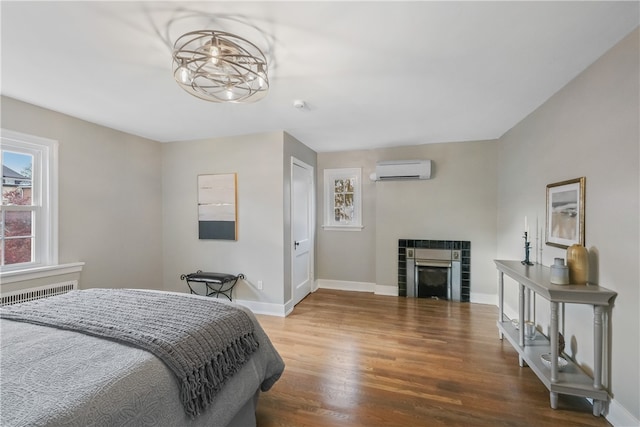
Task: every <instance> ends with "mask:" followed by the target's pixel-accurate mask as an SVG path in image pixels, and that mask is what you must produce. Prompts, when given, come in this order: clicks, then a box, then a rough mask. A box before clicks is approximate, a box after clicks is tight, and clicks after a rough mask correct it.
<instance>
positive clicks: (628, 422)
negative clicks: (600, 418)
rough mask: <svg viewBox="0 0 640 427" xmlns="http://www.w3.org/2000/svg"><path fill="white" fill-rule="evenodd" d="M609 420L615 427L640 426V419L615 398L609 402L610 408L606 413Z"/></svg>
mask: <svg viewBox="0 0 640 427" xmlns="http://www.w3.org/2000/svg"><path fill="white" fill-rule="evenodd" d="M605 418H606V419H607V421H609V422H610V423H611V425H613V426H614V427H634V426H640V420H639V419H637V418H636V417H634V416H633V415H632V414H631V413H630V412H629V411H627V410H626V409H625V408H624V407H623V406H622V405H621V404H619V403H618V402H617V401H616V400H615V399H612V400H611V402H609V409H608V411H607V414H606V415H605Z"/></svg>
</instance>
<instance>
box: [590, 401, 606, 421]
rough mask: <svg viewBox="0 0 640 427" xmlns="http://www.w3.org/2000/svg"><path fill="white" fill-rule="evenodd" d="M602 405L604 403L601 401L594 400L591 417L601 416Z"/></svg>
mask: <svg viewBox="0 0 640 427" xmlns="http://www.w3.org/2000/svg"><path fill="white" fill-rule="evenodd" d="M603 404H604V402H603V401H602V400H595V399H594V401H593V416H594V417H599V416H600V415H602V410H603Z"/></svg>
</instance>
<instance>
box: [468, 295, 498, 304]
mask: <svg viewBox="0 0 640 427" xmlns="http://www.w3.org/2000/svg"><path fill="white" fill-rule="evenodd" d="M469 300H470V302H473V303H476V304H487V305H495V306H497V305H498V296H497V295H496V294H479V293H474V292H471V295H470V297H469Z"/></svg>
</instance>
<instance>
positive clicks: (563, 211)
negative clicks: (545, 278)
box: [546, 177, 586, 248]
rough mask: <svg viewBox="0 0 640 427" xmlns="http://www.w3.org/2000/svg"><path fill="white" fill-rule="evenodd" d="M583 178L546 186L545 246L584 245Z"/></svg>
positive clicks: (566, 246)
mask: <svg viewBox="0 0 640 427" xmlns="http://www.w3.org/2000/svg"><path fill="white" fill-rule="evenodd" d="M585 180H586V178H585V177H581V178H576V179H570V180H568V181H562V182H556V183H554V184H549V185H547V215H546V216H547V221H546V240H547V242H546V243H547V245H550V246H557V247H559V248H568V247H569V246H571V245H573V244H576V243H577V244H580V245H584V194H585Z"/></svg>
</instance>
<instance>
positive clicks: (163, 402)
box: [0, 289, 284, 427]
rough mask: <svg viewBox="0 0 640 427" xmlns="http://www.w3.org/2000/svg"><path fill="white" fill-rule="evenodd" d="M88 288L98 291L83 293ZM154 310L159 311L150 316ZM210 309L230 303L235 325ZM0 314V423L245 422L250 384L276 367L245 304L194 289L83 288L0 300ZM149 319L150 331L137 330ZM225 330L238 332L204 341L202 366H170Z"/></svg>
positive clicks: (237, 425) (250, 407) (259, 383)
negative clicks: (2, 303)
mask: <svg viewBox="0 0 640 427" xmlns="http://www.w3.org/2000/svg"><path fill="white" fill-rule="evenodd" d="M96 295H97V296H99V301H97V302H96V301H92V302H90V303H87V302H85V301H91V300H92V299H93V300H95V299H96ZM78 301H80V302H78ZM140 301H142V302H140ZM85 304H87V305H86V306H85ZM110 304H114V305H115V306H117V308H113V307H111V305H110ZM122 304H124V305H123V306H122V307H120V306H121V305H122ZM127 304H129V305H127ZM131 304H133V305H131ZM140 304H142V305H140ZM144 304H147V305H144ZM87 307H89V308H87ZM92 307H93V308H92ZM96 307H97V308H96ZM132 307H133V308H132ZM154 307H157V309H156V308H154ZM184 307H186V312H185V309H184ZM94 308H95V310H94ZM122 310H124V311H122ZM155 311H157V312H160V316H164V315H165V313H168V314H166V316H167V317H165V318H164V319H162V318H160V319H156V318H154V317H153V316H155V314H154V312H155ZM124 312H126V313H128V314H127V315H126V316H123V315H122V313H124ZM214 312H215V313H218V312H220V313H231V314H232V315H233V316H234V317H233V319H232V320H233V321H234V322H236V323H237V325H239V326H237V325H236V323H233V324H232V323H229V322H231V320H229V318H227V317H225V318H222V317H220V316H223V315H222V314H220V315H218V314H216V315H215V316H214V315H212V314H211V313H214ZM95 313H98V314H97V315H96V314H95ZM203 314H204V315H203ZM231 314H224V316H231ZM0 316H1V318H0V334H1V335H0V336H1V339H0V345H1V347H0V381H1V384H0V425H2V426H6V427H8V426H83V427H85V426H124V425H129V426H171V427H175V426H185V427H187V426H194V427H197V426H209V427H217V426H220V427H248V426H255V424H256V421H255V409H256V405H257V401H258V396H259V394H260V393H261V392H264V391H267V390H269V389H270V388H271V387H272V386H273V384H274V383H275V382H276V381H277V380H278V378H279V377H280V375H281V374H282V372H283V370H284V363H283V361H282V359H281V357H280V356H279V354H278V353H277V351H276V349H275V348H274V346H273V345H272V343H271V341H270V340H269V338H268V337H267V335H266V333H265V332H264V330H263V329H262V328H261V327H260V325H259V323H258V321H257V320H256V318H255V316H254V315H253V313H251V311H250V310H248V309H246V308H244V307H242V306H240V305H237V304H234V303H232V302H228V301H222V300H217V299H211V298H206V297H203V296H198V295H189V294H180V293H169V292H160V291H143V290H124V289H118V290H115V289H114V290H106V289H90V290H83V291H72V292H69V293H67V294H64V295H59V296H55V297H51V298H45V299H42V300H37V301H32V302H28V303H23V304H16V305H14V306H6V307H2V308H1V309H0ZM210 317H214V318H215V319H216V322H217V323H216V324H211V322H210V320H209V318H210ZM192 318H198V319H200V318H204V319H205V321H204V323H202V321H201V320H198V319H196V320H190V319H192ZM69 319H71V320H69ZM238 319H239V320H238ZM120 321H122V322H123V323H124V324H125V327H121V326H120V325H119V323H118V322H120ZM114 322H115V323H114ZM198 322H200V323H198ZM174 323H175V325H174ZM76 324H80V326H77V325H76ZM185 324H187V325H189V330H188V332H187V333H186V336H187V341H181V342H180V343H178V344H175V343H171V345H169V344H168V343H169V341H168V338H167V337H166V336H165V335H172V334H173V335H180V334H178V333H176V332H175V331H176V330H178V329H184V328H185V327H184V326H183V325H185ZM114 325H115V326H114ZM132 325H133V327H132ZM136 325H137V326H136ZM149 325H151V326H149ZM153 325H156V326H153ZM176 325H177V326H176ZM220 325H222V326H220ZM229 325H231V326H229ZM154 327H156V329H158V330H160V332H159V335H158V336H155V335H153V333H147V329H153V328H154ZM82 328H86V329H85V330H82V331H79V330H78V329H82ZM242 328H245V329H246V328H248V329H249V330H250V332H247V331H246V330H244V329H242ZM102 329H106V330H107V331H106V332H103V331H102ZM119 329H122V330H123V331H124V334H125V336H124V338H122V337H120V336H118V335H117V334H118V333H121V332H119V331H118V330H119ZM114 330H116V332H114ZM225 331H231V332H225ZM152 332H153V331H152ZM162 334H165V335H162ZM181 334H182V335H185V334H183V333H181ZM207 334H209V335H207ZM232 334H239V335H238V336H241V338H234V339H235V340H236V341H234V342H235V343H236V344H233V345H227V344H223V345H221V344H220V343H212V344H211V347H212V348H214V349H216V348H225V350H221V351H218V352H217V353H216V355H215V356H211V357H209V356H207V360H210V361H211V362H207V363H208V364H206V367H205V368H199V370H198V369H196V370H195V371H193V372H191V371H189V370H188V369H187V370H186V372H188V375H187V376H186V377H181V376H180V375H179V374H177V372H180V369H181V368H180V366H183V365H184V363H186V362H184V363H183V359H186V358H189V359H194V358H197V357H200V356H199V355H200V353H204V352H205V351H208V347H207V345H208V344H207V343H208V342H209V341H214V340H213V339H212V338H207V337H208V336H213V335H216V336H217V335H220V336H224V335H232ZM138 335H141V336H142V343H140V344H138V343H135V342H134V341H135V340H136V339H139V338H138ZM145 337H146V338H145ZM149 337H151V338H149ZM203 337H204V338H203ZM181 339H182V338H181ZM217 339H218V338H216V340H217ZM189 340H190V341H189ZM149 346H150V348H147V347H149ZM153 346H159V347H161V349H160V350H157V348H155V347H153ZM196 347H197V348H196ZM145 348H146V349H145ZM152 351H153V352H154V353H155V354H154V353H152ZM185 355H186V356H185ZM194 355H198V356H197V357H196V356H194ZM172 358H173V359H172ZM220 361H225V362H224V363H226V365H225V367H224V368H220V367H219V366H218V362H220ZM184 366H186V365H184ZM216 366H218V367H216ZM194 372H195V373H194ZM194 376H196V377H198V381H196V382H197V384H196V385H195V386H194V380H193V378H194ZM200 376H202V378H200ZM212 378H214V379H212ZM216 378H221V379H216ZM215 382H217V383H216V384H214V383H215ZM192 386H194V388H191V387H192ZM194 402H195V403H194Z"/></svg>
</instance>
